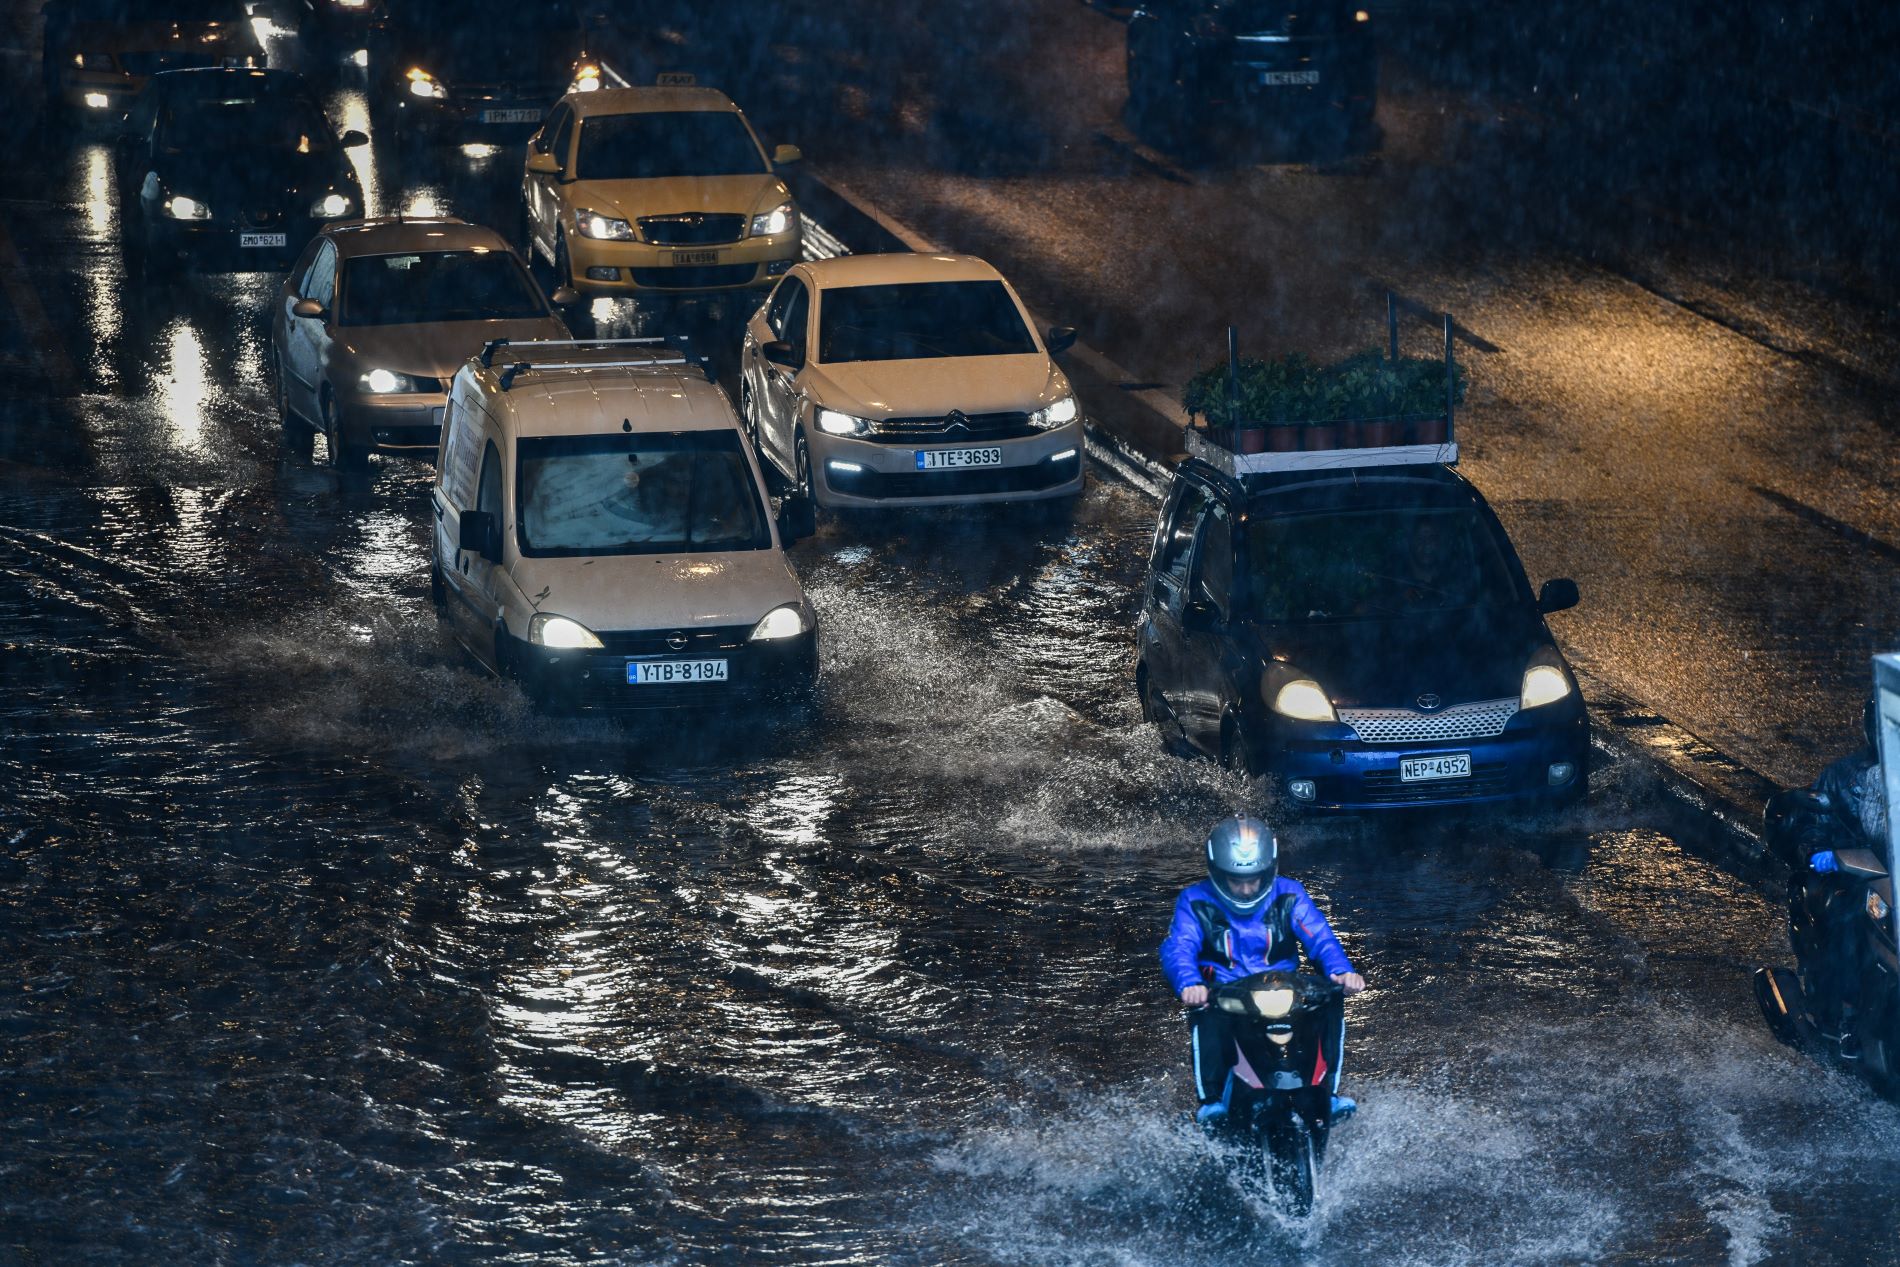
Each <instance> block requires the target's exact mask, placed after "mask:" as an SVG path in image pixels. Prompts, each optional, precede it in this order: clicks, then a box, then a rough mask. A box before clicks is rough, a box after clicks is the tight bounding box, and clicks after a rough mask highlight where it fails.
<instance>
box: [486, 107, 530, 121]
mask: <svg viewBox="0 0 1900 1267" xmlns="http://www.w3.org/2000/svg"><path fill="white" fill-rule="evenodd" d="M540 119H541V112H540V111H539V110H536V109H534V108H533V107H532V106H527V107H518V108H514V109H508V110H484V111H482V122H483V123H538V122H539V121H540Z"/></svg>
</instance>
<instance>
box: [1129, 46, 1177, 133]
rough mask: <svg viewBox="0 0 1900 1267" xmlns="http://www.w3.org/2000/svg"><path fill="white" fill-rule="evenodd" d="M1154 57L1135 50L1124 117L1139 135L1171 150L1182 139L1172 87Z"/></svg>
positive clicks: (1132, 56) (1131, 129)
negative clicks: (1171, 93)
mask: <svg viewBox="0 0 1900 1267" xmlns="http://www.w3.org/2000/svg"><path fill="white" fill-rule="evenodd" d="M1172 86H1173V85H1171V84H1170V83H1169V82H1168V80H1167V79H1166V77H1164V76H1163V75H1162V74H1161V72H1160V68H1159V67H1157V66H1155V65H1154V64H1153V59H1151V58H1149V57H1147V56H1143V55H1142V54H1141V53H1139V52H1137V51H1136V50H1133V49H1131V50H1130V55H1129V58H1128V103H1127V105H1126V106H1125V107H1124V118H1125V119H1126V120H1127V122H1128V128H1129V130H1130V131H1132V132H1133V133H1134V134H1135V135H1136V136H1138V137H1140V138H1141V139H1142V140H1144V141H1146V142H1147V143H1148V144H1150V145H1153V146H1155V147H1156V148H1158V149H1168V148H1169V147H1171V146H1172V145H1174V144H1175V142H1176V141H1177V140H1179V132H1180V129H1179V127H1178V126H1177V122H1176V117H1175V115H1176V112H1175V105H1174V102H1173V101H1172V100H1171V99H1170V95H1169V89H1170V88H1171V87H1172Z"/></svg>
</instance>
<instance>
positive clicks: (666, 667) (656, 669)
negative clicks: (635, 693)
mask: <svg viewBox="0 0 1900 1267" xmlns="http://www.w3.org/2000/svg"><path fill="white" fill-rule="evenodd" d="M726 680H727V679H726V662H725V661H724V660H629V661H627V685H628V686H680V685H684V684H687V683H696V682H724V681H726Z"/></svg>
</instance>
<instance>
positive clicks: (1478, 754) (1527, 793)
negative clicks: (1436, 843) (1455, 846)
mask: <svg viewBox="0 0 1900 1267" xmlns="http://www.w3.org/2000/svg"><path fill="white" fill-rule="evenodd" d="M1548 707H1550V708H1553V709H1557V710H1559V711H1560V713H1561V714H1562V715H1561V716H1558V717H1553V718H1551V719H1550V720H1548V721H1545V720H1543V719H1535V720H1528V721H1527V720H1522V718H1523V714H1519V719H1518V720H1514V721H1513V722H1512V723H1511V724H1510V725H1508V726H1506V727H1505V729H1504V732H1503V733H1502V734H1499V735H1497V736H1494V737H1492V738H1484V739H1480V738H1473V739H1451V740H1434V741H1431V742H1426V743H1378V744H1371V743H1367V742H1365V741H1364V740H1361V739H1358V738H1351V739H1340V738H1290V737H1287V736H1285V735H1283V736H1282V737H1281V739H1280V741H1279V744H1278V748H1277V750H1276V751H1273V755H1272V756H1271V758H1270V759H1269V760H1268V763H1267V774H1268V777H1269V779H1270V780H1271V782H1272V784H1273V787H1274V788H1275V790H1276V791H1278V792H1280V793H1281V794H1283V796H1284V797H1285V800H1286V802H1287V803H1288V804H1291V805H1295V806H1299V807H1301V808H1306V809H1319V810H1387V809H1412V808H1425V807H1430V806H1440V807H1445V806H1460V805H1490V804H1503V803H1509V802H1523V801H1530V802H1538V801H1543V802H1566V801H1571V800H1575V799H1576V798H1578V797H1580V796H1582V795H1583V794H1584V793H1585V792H1586V791H1587V790H1588V786H1589V769H1590V722H1589V718H1588V716H1587V715H1586V714H1585V712H1584V709H1583V706H1582V704H1581V702H1577V703H1575V705H1574V707H1573V708H1570V709H1568V710H1566V709H1565V706H1564V705H1549V706H1548ZM1287 729H1288V730H1293V729H1308V730H1326V731H1334V732H1345V733H1350V731H1349V728H1346V727H1340V726H1336V725H1329V726H1319V725H1312V726H1308V725H1307V724H1304V723H1293V724H1292V725H1291V726H1289V727H1288V728H1287ZM1444 753H1469V754H1470V755H1471V774H1470V776H1469V777H1466V778H1454V779H1431V780H1425V781H1422V782H1413V783H1408V782H1404V781H1403V780H1402V779H1401V778H1400V775H1399V762H1400V761H1401V760H1402V759H1404V758H1407V757H1425V756H1432V755H1435V754H1444ZM1554 765H1568V766H1569V767H1570V771H1571V773H1570V776H1569V777H1568V778H1566V779H1564V780H1562V781H1561V782H1557V783H1553V782H1551V767H1552V766H1554ZM1299 780H1305V781H1310V782H1311V783H1312V784H1313V789H1314V795H1313V796H1312V797H1311V798H1306V797H1299V796H1295V795H1293V793H1292V785H1293V783H1294V782H1295V781H1299Z"/></svg>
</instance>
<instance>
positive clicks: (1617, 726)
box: [788, 168, 1777, 863]
mask: <svg viewBox="0 0 1900 1267" xmlns="http://www.w3.org/2000/svg"><path fill="white" fill-rule="evenodd" d="M788 183H791V184H792V185H793V191H794V193H795V194H796V195H797V196H798V199H799V205H800V206H803V207H809V208H811V209H812V210H813V212H814V213H817V214H818V218H820V219H822V220H823V221H824V223H825V224H826V225H827V227H828V228H829V230H830V231H831V232H832V233H833V234H834V235H835V236H836V237H837V238H838V239H839V240H841V241H842V242H843V243H845V244H846V245H847V246H848V247H849V248H850V249H851V250H852V251H854V252H860V253H866V254H878V253H884V252H892V251H923V252H936V251H945V250H948V249H951V248H947V247H944V246H942V245H940V244H939V243H936V242H933V241H932V240H931V239H929V238H927V237H925V236H924V235H922V234H921V233H918V232H917V231H915V230H914V229H911V228H910V227H909V226H908V225H906V224H904V223H903V222H902V221H900V220H898V219H896V218H895V217H893V216H891V215H890V214H889V213H888V212H885V211H883V210H881V209H879V208H878V207H877V206H876V205H875V204H873V203H872V202H871V201H870V200H869V199H867V198H864V197H862V196H861V195H859V194H857V193H855V192H854V191H852V190H851V189H849V188H847V187H845V186H843V185H840V184H837V183H834V182H831V181H827V180H826V179H825V178H824V177H823V176H821V175H820V174H819V173H818V172H816V171H814V170H811V169H810V168H807V169H805V170H803V171H801V172H799V173H798V174H797V176H796V177H795V178H793V179H792V180H791V181H789V182H788ZM1038 324H1041V323H1040V322H1038ZM1066 360H1067V364H1066V367H1065V368H1066V369H1067V370H1068V373H1069V377H1070V379H1071V381H1072V382H1074V383H1075V385H1076V388H1077V395H1078V396H1079V397H1081V398H1082V399H1084V400H1087V401H1088V402H1089V404H1088V406H1087V408H1088V416H1087V420H1086V421H1087V426H1088V433H1089V453H1090V455H1091V456H1092V457H1094V458H1096V459H1097V460H1098V461H1100V462H1101V463H1102V464H1103V465H1105V466H1107V467H1108V468H1109V469H1110V470H1112V471H1114V472H1115V473H1116V474H1117V475H1118V476H1120V477H1121V478H1122V479H1124V480H1125V481H1126V482H1128V483H1129V484H1131V485H1132V486H1134V487H1135V488H1137V489H1138V490H1140V491H1141V492H1143V493H1145V494H1146V495H1148V496H1150V497H1152V498H1154V499H1156V500H1157V501H1158V500H1159V499H1160V498H1161V497H1162V496H1163V495H1164V494H1165V492H1166V490H1167V487H1168V483H1169V481H1170V480H1171V479H1172V478H1173V470H1174V466H1175V465H1176V464H1177V463H1178V462H1179V461H1180V460H1181V457H1182V453H1183V447H1182V441H1181V433H1182V430H1183V428H1184V427H1185V426H1186V425H1187V415H1186V413H1185V412H1184V411H1183V410H1182V409H1181V406H1180V405H1179V404H1178V403H1177V402H1175V401H1174V400H1173V399H1172V398H1171V397H1169V396H1167V395H1166V394H1165V393H1163V392H1162V391H1160V390H1159V389H1157V388H1154V387H1150V386H1147V385H1142V384H1138V381H1137V380H1136V379H1135V377H1134V376H1133V375H1131V374H1130V373H1129V372H1128V371H1126V370H1124V369H1123V368H1122V367H1121V366H1119V365H1118V364H1116V363H1115V362H1114V361H1113V360H1111V359H1110V358H1109V357H1107V356H1105V355H1104V354H1102V353H1101V352H1098V351H1097V350H1095V349H1094V348H1091V347H1089V346H1088V345H1086V344H1082V343H1078V344H1076V345H1075V347H1074V348H1073V349H1072V350H1071V352H1070V353H1069V354H1068V356H1067V358H1066ZM1573 667H1574V666H1573ZM1576 674H1577V681H1578V685H1579V687H1580V688H1581V689H1582V691H1583V696H1584V702H1585V705H1586V706H1587V707H1588V708H1589V710H1590V715H1591V719H1592V722H1593V725H1592V727H1591V733H1592V736H1593V744H1594V746H1595V748H1596V749H1597V750H1598V751H1600V752H1602V753H1603V754H1604V755H1606V756H1608V757H1610V758H1612V759H1613V760H1630V759H1634V760H1639V761H1642V762H1644V763H1646V764H1648V765H1649V766H1650V767H1651V768H1652V769H1653V770H1655V771H1656V773H1657V774H1658V775H1659V777H1660V782H1661V784H1662V786H1663V788H1664V789H1665V790H1666V791H1667V792H1668V793H1669V795H1670V796H1671V797H1672V798H1673V799H1674V800H1675V801H1676V802H1677V803H1678V804H1679V805H1681V806H1682V807H1684V808H1685V809H1688V810H1690V811H1692V812H1693V813H1695V814H1697V815H1700V816H1701V817H1702V818H1703V819H1704V820H1705V821H1709V822H1713V823H1714V824H1716V826H1717V828H1718V829H1719V832H1720V835H1721V838H1722V843H1724V844H1725V845H1726V846H1727V847H1728V848H1729V849H1731V850H1732V851H1733V852H1734V853H1736V854H1737V855H1738V856H1740V857H1741V858H1742V859H1744V860H1745V861H1747V862H1749V863H1760V862H1763V861H1765V860H1767V858H1768V853H1767V851H1766V849H1765V848H1764V846H1763V844H1762V839H1761V830H1760V823H1761V811H1762V806H1763V805H1764V804H1765V803H1766V802H1767V800H1768V797H1769V796H1771V795H1772V794H1773V793H1774V792H1775V791H1776V790H1777V784H1776V783H1775V782H1774V781H1773V780H1772V779H1769V778H1768V777H1767V776H1766V775H1764V774H1762V773H1760V772H1759V771H1757V770H1755V769H1753V768H1751V767H1750V766H1748V765H1746V764H1745V763H1743V762H1741V761H1738V760H1736V759H1735V758H1733V757H1731V756H1729V755H1727V754H1726V753H1724V752H1722V751H1720V750H1719V749H1717V748H1716V747H1715V746H1714V745H1712V744H1710V743H1708V742H1707V741H1706V740H1704V739H1702V738H1701V737H1700V736H1698V735H1696V734H1694V733H1693V732H1691V731H1689V730H1687V729H1684V728H1683V727H1681V726H1678V725H1676V724H1675V723H1674V722H1672V721H1670V720H1669V719H1668V718H1666V717H1663V716H1661V715H1660V714H1657V713H1655V712H1652V711H1650V710H1649V709H1646V708H1644V707H1643V705H1642V704H1641V703H1640V702H1639V701H1637V700H1635V699H1633V698H1631V697H1630V696H1628V695H1626V694H1624V693H1623V692H1621V691H1620V690H1618V689H1617V688H1615V687H1613V686H1611V685H1610V684H1609V683H1608V682H1606V681H1604V680H1603V679H1602V678H1600V677H1598V676H1597V675H1595V674H1594V673H1591V672H1589V671H1587V670H1583V669H1577V670H1576Z"/></svg>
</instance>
